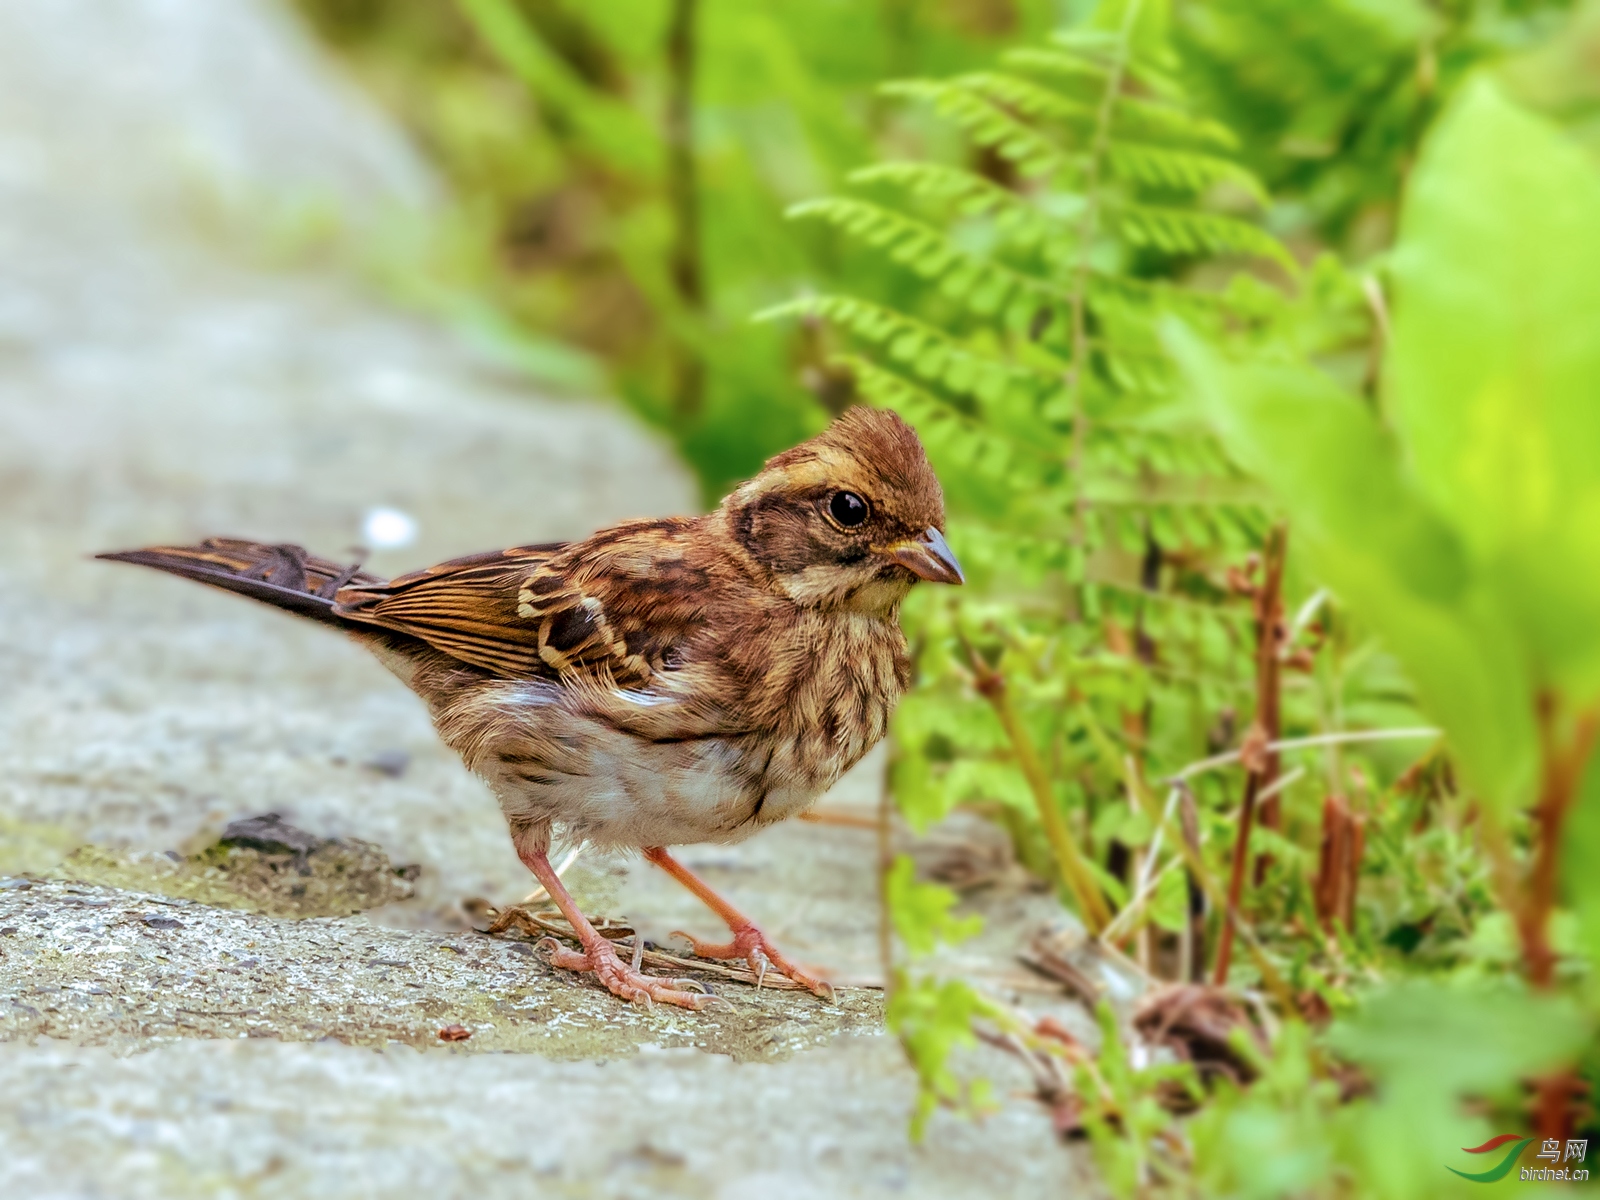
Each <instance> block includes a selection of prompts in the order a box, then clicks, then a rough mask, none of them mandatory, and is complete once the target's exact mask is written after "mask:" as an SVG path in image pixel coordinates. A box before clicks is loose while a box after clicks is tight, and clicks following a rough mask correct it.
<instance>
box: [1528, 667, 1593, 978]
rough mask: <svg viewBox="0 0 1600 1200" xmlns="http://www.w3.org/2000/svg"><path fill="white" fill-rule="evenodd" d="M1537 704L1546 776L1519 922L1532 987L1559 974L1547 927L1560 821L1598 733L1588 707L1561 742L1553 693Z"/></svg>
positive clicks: (1553, 898)
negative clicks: (1568, 735) (1565, 742)
mask: <svg viewBox="0 0 1600 1200" xmlns="http://www.w3.org/2000/svg"><path fill="white" fill-rule="evenodd" d="M1538 709H1539V738H1540V742H1541V744H1542V750H1543V755H1542V757H1543V760H1544V773H1543V776H1544V777H1543V779H1542V780H1541V781H1540V786H1539V805H1538V807H1537V808H1535V809H1534V812H1533V819H1534V823H1535V824H1536V825H1537V826H1538V829H1539V843H1538V847H1537V849H1536V850H1535V852H1534V860H1533V868H1532V870H1531V871H1530V873H1529V876H1528V884H1527V889H1526V898H1525V900H1524V902H1523V904H1522V908H1521V911H1520V912H1519V913H1518V918H1517V927H1518V932H1519V933H1520V934H1521V937H1522V957H1523V961H1524V962H1525V963H1526V964H1527V968H1528V981H1529V982H1530V983H1532V984H1533V985H1534V987H1537V988H1548V987H1550V986H1551V985H1552V983H1553V982H1554V980H1555V964H1556V956H1555V952H1554V951H1553V950H1551V948H1550V936H1549V930H1550V911H1551V909H1553V908H1554V907H1555V902H1556V884H1557V876H1558V874H1559V872H1560V867H1561V826H1562V824H1563V823H1564V822H1565V821H1566V818H1567V810H1568V809H1569V808H1571V807H1572V801H1573V799H1574V798H1575V797H1576V796H1577V793H1578V788H1579V786H1580V785H1581V784H1582V782H1583V771H1584V768H1585V767H1586V766H1587V765H1588V763H1589V755H1590V754H1591V753H1592V752H1593V750H1594V744H1595V737H1596V735H1597V734H1600V713H1596V712H1588V713H1585V714H1583V715H1582V716H1581V717H1579V718H1578V721H1577V723H1576V726H1575V728H1574V729H1573V731H1572V737H1571V739H1570V741H1569V742H1568V744H1567V745H1566V746H1564V747H1563V746H1561V745H1559V744H1558V742H1559V734H1558V731H1557V730H1556V728H1555V725H1556V720H1557V712H1556V703H1555V699H1554V698H1553V697H1552V696H1549V695H1544V696H1541V697H1540V698H1539V704H1538Z"/></svg>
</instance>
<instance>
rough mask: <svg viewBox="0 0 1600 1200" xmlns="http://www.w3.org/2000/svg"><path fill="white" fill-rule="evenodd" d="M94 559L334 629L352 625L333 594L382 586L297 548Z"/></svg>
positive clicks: (164, 550) (256, 545)
mask: <svg viewBox="0 0 1600 1200" xmlns="http://www.w3.org/2000/svg"><path fill="white" fill-rule="evenodd" d="M95 557H96V558H103V559H108V560H110V561H111V562H126V563H135V564H137V565H139V566H142V567H154V568H156V570H158V571H167V572H169V573H170V574H173V575H181V576H183V577H184V578H185V579H194V580H197V581H199V582H200V583H208V584H210V585H211V586H212V587H218V588H222V589H223V590H224V591H229V592H237V593H238V594H239V595H241V596H249V597H250V598H251V599H253V600H260V601H262V602H263V603H265V604H271V605H273V606H274V607H275V608H283V609H288V610H289V611H290V612H294V613H299V614H300V615H301V616H303V617H310V618H311V619H312V620H314V621H322V622H325V623H326V624H329V625H340V626H348V625H350V624H352V623H353V622H350V621H348V620H346V619H345V618H343V617H341V616H339V615H338V614H337V613H335V612H334V611H333V602H334V597H335V596H336V595H337V594H338V592H339V589H340V588H342V587H346V586H349V585H357V586H368V587H370V586H372V585H375V584H381V583H383V582H384V580H383V579H382V578H381V577H380V576H377V575H374V574H372V573H371V572H369V571H363V570H361V564H360V563H359V562H358V563H355V564H353V565H344V564H340V563H336V562H334V561H332V560H331V559H326V558H318V557H316V556H315V555H312V554H308V553H306V551H305V550H304V549H303V548H301V547H299V546H294V545H289V544H287V543H285V544H280V545H271V544H268V543H266V542H252V541H247V540H245V539H243V538H207V539H206V540H205V541H203V542H201V543H200V544H199V545H197V546H147V547H145V548H144V549H142V550H118V551H112V552H110V553H107V554H97V555H95Z"/></svg>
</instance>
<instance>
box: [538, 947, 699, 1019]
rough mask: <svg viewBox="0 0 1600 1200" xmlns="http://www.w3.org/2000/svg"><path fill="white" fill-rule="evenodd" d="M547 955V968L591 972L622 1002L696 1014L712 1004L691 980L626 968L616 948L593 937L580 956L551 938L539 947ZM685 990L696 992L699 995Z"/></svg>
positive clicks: (626, 965)
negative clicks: (670, 1007)
mask: <svg viewBox="0 0 1600 1200" xmlns="http://www.w3.org/2000/svg"><path fill="white" fill-rule="evenodd" d="M539 945H540V947H541V948H544V949H547V950H549V952H550V965H551V966H554V967H561V968H562V969H563V970H567V971H593V972H594V973H595V976H596V977H597V978H598V979H599V980H600V982H601V983H603V984H605V985H606V987H607V988H608V989H609V990H610V991H611V994H612V995H614V996H621V997H622V998H623V999H624V1000H642V1001H644V1003H645V1004H646V1005H650V1004H653V1003H654V1002H655V1001H657V1000H659V1001H661V1003H663V1004H676V1005H677V1006H678V1007H680V1008H692V1009H695V1010H699V1009H702V1008H705V1007H706V1006H707V1005H709V1004H711V1003H713V1002H714V1001H715V1000H716V997H715V996H712V995H709V994H707V993H706V992H705V989H704V987H703V986H702V985H701V984H698V983H696V982H695V981H694V980H692V979H661V978H658V977H656V976H654V975H646V974H645V973H644V972H642V971H640V970H639V969H638V968H637V967H634V966H630V965H629V964H627V963H625V962H623V961H622V959H621V958H620V957H618V955H617V951H616V948H615V947H614V946H612V944H611V943H610V942H608V941H607V940H606V939H605V938H599V937H597V938H596V939H595V940H594V941H593V942H592V943H590V944H589V945H588V946H587V947H586V948H585V949H584V950H583V951H582V952H579V951H577V950H569V949H568V948H567V947H566V946H563V945H562V944H561V943H560V942H558V941H556V939H555V938H545V939H544V940H543V941H542V942H540V943H539ZM688 988H700V989H701V990H700V991H699V992H691V991H688V990H687V989H688Z"/></svg>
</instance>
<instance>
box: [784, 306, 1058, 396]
mask: <svg viewBox="0 0 1600 1200" xmlns="http://www.w3.org/2000/svg"><path fill="white" fill-rule="evenodd" d="M784 316H804V317H814V318H818V319H821V320H824V321H829V322H831V323H833V324H835V325H837V326H839V327H840V328H842V329H846V330H848V331H849V332H851V333H853V334H855V335H856V336H857V337H859V338H861V339H862V340H863V341H866V342H870V343H873V344H874V345H878V346H882V347H883V351H884V354H885V355H886V356H887V357H888V358H889V360H890V361H892V362H896V363H903V364H905V365H906V366H907V367H909V368H910V369H911V371H912V372H913V373H914V374H915V375H917V376H918V377H919V378H921V379H923V380H925V381H927V382H930V383H937V384H938V385H939V386H941V387H943V388H946V389H948V390H949V391H951V392H953V393H955V394H956V395H959V396H966V397H971V398H973V399H975V400H977V401H979V402H981V403H985V404H989V403H994V402H995V401H997V400H999V399H1000V398H1002V397H1003V396H1004V395H1005V393H1006V392H1007V390H1008V389H1022V390H1023V391H1024V392H1026V393H1027V394H1028V395H1029V396H1033V395H1036V394H1037V393H1039V392H1041V391H1046V390H1048V389H1050V388H1052V387H1054V386H1055V385H1056V383H1057V380H1056V378H1055V377H1054V376H1052V375H1049V374H1047V373H1045V372H1042V371H1036V370H1031V369H1029V368H1028V367H1025V366H1021V365H1018V364H1015V363H1010V362H1006V361H1004V360H1002V359H998V358H991V357H989V356H988V355H985V354H982V353H979V352H977V351H975V350H972V349H970V348H968V347H965V346H962V345H960V344H959V343H957V342H956V341H955V340H954V339H953V338H951V337H950V336H949V335H948V334H946V333H945V332H944V331H943V330H942V329H939V328H938V327H937V326H934V325H930V324H928V323H927V322H925V321H919V320H916V319H915V318H912V317H908V316H906V315H905V314H904V313H900V312H897V311H896V310H895V309H892V308H888V307H886V306H885V305H882V304H874V303H872V302H870V301H867V300H859V299H856V298H854V297H851V296H808V297H804V298H802V299H799V300H794V301H791V302H790V303H788V304H784V305H779V306H777V307H776V308H772V309H768V310H767V311H766V312H765V313H761V314H758V319H762V320H771V319H774V318H777V317H784Z"/></svg>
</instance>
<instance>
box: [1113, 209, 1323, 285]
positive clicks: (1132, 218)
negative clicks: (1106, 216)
mask: <svg viewBox="0 0 1600 1200" xmlns="http://www.w3.org/2000/svg"><path fill="white" fill-rule="evenodd" d="M1111 212H1112V213H1113V215H1114V216H1115V218H1116V221H1117V226H1118V228H1119V230H1120V231H1121V233H1122V236H1123V237H1125V238H1127V239H1128V241H1129V242H1131V243H1132V244H1133V245H1135V246H1153V247H1154V248H1156V249H1157V250H1161V251H1164V252H1166V253H1168V254H1181V255H1192V254H1204V253H1210V254H1251V255H1255V256H1257V257H1260V258H1268V259H1272V260H1273V261H1274V262H1277V263H1280V264H1282V265H1283V266H1284V267H1285V268H1287V269H1288V270H1290V271H1293V270H1295V269H1296V268H1295V262H1294V259H1293V258H1291V257H1290V256H1289V252H1288V251H1287V250H1285V249H1284V246H1283V243H1282V242H1280V241H1278V239H1277V238H1275V237H1273V236H1272V235H1271V234H1270V233H1268V232H1267V231H1266V230H1264V229H1262V228H1261V227H1260V226H1258V225H1251V224H1250V223H1249V222H1247V221H1240V220H1238V219H1236V218H1234V217H1225V216H1223V215H1222V214H1220V213H1208V212H1198V211H1196V210H1194V209H1190V208H1177V207H1170V206H1164V205H1153V204H1125V205H1116V206H1114V207H1112V208H1111Z"/></svg>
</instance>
